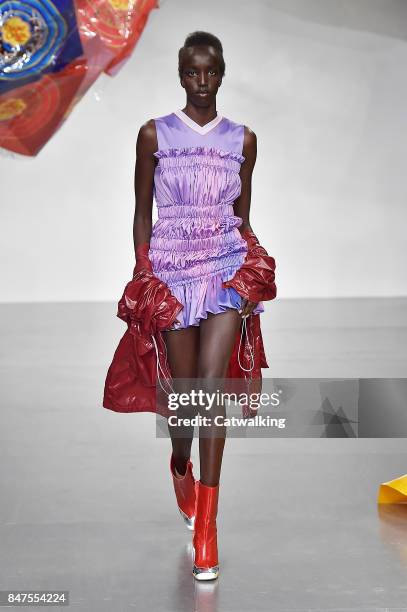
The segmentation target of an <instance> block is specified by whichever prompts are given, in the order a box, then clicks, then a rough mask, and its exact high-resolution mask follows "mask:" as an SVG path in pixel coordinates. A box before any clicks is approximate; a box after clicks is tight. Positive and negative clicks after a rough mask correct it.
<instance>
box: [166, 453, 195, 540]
mask: <svg viewBox="0 0 407 612" xmlns="http://www.w3.org/2000/svg"><path fill="white" fill-rule="evenodd" d="M192 468H193V464H192V462H191V460H190V459H188V463H187V470H186V472H185V474H184V475H183V476H177V475H176V473H175V463H174V455H173V454H171V460H170V470H171V475H172V481H173V483H174V491H175V496H176V498H177V504H178V509H179V511H180V513H181V516H182V518H183V519H184V521H185V524H186V526H187V527H188V529H191V530H193V529H194V523H195V505H196V496H195V478H194V475H193V473H192Z"/></svg>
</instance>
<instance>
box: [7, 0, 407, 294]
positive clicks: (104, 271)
mask: <svg viewBox="0 0 407 612" xmlns="http://www.w3.org/2000/svg"><path fill="white" fill-rule="evenodd" d="M196 29H202V30H208V31H210V32H212V33H214V34H216V35H217V36H219V38H220V39H221V41H222V43H223V45H224V54H225V60H226V76H225V79H224V82H223V85H222V87H221V89H220V90H219V97H218V106H217V108H218V111H219V112H220V113H221V114H223V115H225V116H227V117H229V118H230V119H233V120H234V121H237V122H242V123H245V124H246V125H248V126H249V127H251V128H252V129H253V130H254V131H255V132H256V134H257V137H258V161H257V165H256V168H255V172H254V176H253V194H252V212H251V223H252V226H253V229H254V230H255V232H256V233H257V235H258V237H259V239H260V241H261V242H262V244H264V246H265V247H266V248H267V250H268V251H269V253H270V254H272V255H273V256H274V257H275V259H276V262H277V271H276V272H277V286H278V297H325V296H326V297H345V296H349V297H351V296H362V297H363V296H405V295H407V275H406V274H405V266H404V262H405V261H406V260H407V253H406V240H405V231H406V230H405V222H406V208H405V204H406V200H407V197H406V196H407V184H406V180H405V174H406V170H405V160H406V158H407V140H406V138H405V135H406V133H407V114H406V111H405V107H406V105H405V100H406V95H407V84H406V79H405V66H406V64H407V44H406V34H405V33H406V32H407V3H406V2H398V1H397V0H394V1H393V0H386V2H383V1H380V0H358V2H357V3H355V2H353V0H349V1H339V0H336V1H335V0H319V1H312V0H297V1H292V0H291V1H290V0H269V1H268V2H266V1H263V2H261V1H260V0H259V1H253V2H247V1H246V0H244V1H243V0H222V2H219V0H216V1H215V0H206V1H205V2H204V3H203V2H198V1H195V0H177V1H175V0H174V1H171V0H167V1H166V2H163V3H162V5H161V8H160V9H158V10H155V11H153V12H152V14H151V16H150V19H149V21H148V23H147V27H146V29H145V31H144V34H143V36H142V38H141V40H140V41H139V44H138V46H137V48H136V50H135V52H134V55H133V57H132V58H131V60H130V61H129V62H128V63H127V65H126V66H125V67H124V68H123V69H122V72H121V73H120V74H119V75H117V76H116V77H114V78H110V77H107V76H105V77H103V78H102V80H99V81H98V82H97V83H96V84H95V86H94V87H93V88H92V89H91V90H90V91H89V92H88V94H87V95H86V97H85V98H84V99H83V100H82V101H81V102H80V103H79V104H78V105H77V107H76V109H75V110H74V112H73V113H72V115H71V116H70V118H69V119H68V121H67V122H66V123H65V125H64V126H63V127H62V129H61V130H60V131H59V132H58V133H57V134H56V135H55V136H54V138H53V139H52V140H51V141H50V142H49V143H48V144H47V145H46V146H45V148H44V149H43V150H42V151H41V152H40V153H39V154H38V156H37V158H33V159H28V158H27V159H24V158H20V157H16V158H13V157H12V156H8V155H7V154H6V153H3V154H2V155H1V158H0V163H1V207H0V210H1V213H0V214H1V235H2V240H1V245H0V261H1V272H2V283H1V286H0V300H1V301H3V302H14V301H23V302H30V301H85V300H86V301H87V300H91V301H93V300H117V299H118V298H119V297H120V296H121V292H122V290H123V288H124V284H125V283H126V282H127V281H128V280H130V278H131V272H132V269H133V261H134V252H133V244H132V223H133V213H134V191H133V173H134V161H135V144H136V138H137V133H138V130H139V127H140V126H141V125H142V123H144V122H145V121H146V120H147V119H150V118H152V117H157V116H160V115H163V114H167V113H169V112H171V111H173V110H174V109H175V108H182V107H183V105H184V103H185V95H184V90H183V89H182V88H181V87H180V85H179V81H178V76H177V51H178V48H179V47H180V46H181V45H182V43H183V40H184V38H185V36H186V35H187V34H188V33H190V32H192V31H193V30H196ZM403 37H404V38H403ZM154 216H155V218H156V208H155V206H154Z"/></svg>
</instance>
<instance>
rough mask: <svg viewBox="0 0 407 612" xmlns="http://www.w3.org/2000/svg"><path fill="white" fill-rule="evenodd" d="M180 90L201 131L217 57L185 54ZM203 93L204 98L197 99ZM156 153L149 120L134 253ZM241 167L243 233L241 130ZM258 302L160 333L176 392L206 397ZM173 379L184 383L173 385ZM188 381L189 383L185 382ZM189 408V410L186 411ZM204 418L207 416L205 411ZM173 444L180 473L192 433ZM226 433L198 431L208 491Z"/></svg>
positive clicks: (199, 50) (200, 49)
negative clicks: (193, 387) (195, 388)
mask: <svg viewBox="0 0 407 612" xmlns="http://www.w3.org/2000/svg"><path fill="white" fill-rule="evenodd" d="M180 82H181V86H182V87H183V88H184V89H185V93H186V105H185V107H184V108H183V109H182V110H183V111H184V112H185V113H186V114H187V115H188V116H189V117H190V118H191V119H192V120H193V121H195V122H196V123H198V124H199V125H201V126H203V125H205V124H206V123H209V121H212V120H213V119H214V118H215V117H216V95H217V92H218V89H219V87H220V86H221V84H222V74H221V70H220V64H219V56H218V53H217V51H216V49H214V48H213V47H210V46H195V47H189V48H187V49H185V50H184V54H183V57H182V75H181V79H180ZM200 92H203V93H205V95H202V96H200V95H199V93H200ZM157 149H158V142H157V133H156V128H155V122H154V120H153V119H151V120H149V121H147V122H146V123H145V124H143V125H142V126H141V128H140V131H139V134H138V138H137V145H136V156H137V158H136V167H135V177H134V188H135V196H136V209H135V214H134V224H133V238H134V249H135V250H136V248H137V246H138V245H139V244H142V243H144V242H150V237H151V232H152V207H153V182H154V171H155V167H156V164H157V163H158V160H157V159H156V158H155V157H154V155H153V154H154V152H155V151H157ZM242 154H243V156H244V157H245V161H244V162H243V164H242V165H241V169H240V179H241V193H240V196H239V197H238V198H237V199H236V200H235V202H234V211H235V215H237V216H238V217H241V219H242V224H241V226H240V227H239V228H238V229H239V231H240V232H241V233H242V232H243V231H244V230H245V229H252V228H251V225H250V222H249V213H250V202H251V187H252V174H253V169H254V165H255V163H256V157H257V138H256V134H255V133H254V132H253V131H252V130H250V129H249V128H248V127H246V126H245V129H244V142H243V151H242ZM256 305H257V303H256V302H250V301H248V300H245V299H244V300H243V302H242V307H241V309H240V310H239V311H238V310H235V309H227V310H226V311H225V312H223V313H220V314H217V315H214V314H212V313H208V318H207V319H203V320H201V321H200V325H199V326H192V327H187V328H185V329H177V330H168V331H165V332H164V334H163V335H164V340H165V343H166V347H167V354H168V363H169V366H170V370H171V374H172V377H173V379H174V385H173V386H174V388H175V390H176V391H185V390H188V388H187V387H188V381H196V380H197V379H199V388H202V389H204V391H208V392H210V391H211V390H212V391H214V390H216V387H212V381H213V379H214V378H216V379H223V378H224V377H225V376H226V372H227V367H228V364H229V361H230V357H231V354H232V350H233V346H234V341H235V338H236V334H237V332H238V330H239V328H240V325H241V322H242V318H243V317H244V316H249V315H250V314H251V313H252V311H253V309H254V308H255V307H256ZM177 379H182V381H181V380H179V381H177ZM186 379H187V380H186ZM191 408H192V407H188V406H187V407H185V408H183V409H182V412H181V410H178V411H177V416H178V417H182V416H191ZM188 409H189V410H188ZM203 414H205V416H208V413H207V412H206V413H205V412H204V411H203ZM217 414H220V415H224V414H225V409H224V406H221V405H219V406H218V407H216V408H212V410H211V412H210V416H211V417H212V418H214V417H215V416H216V415H217ZM168 429H169V433H170V436H171V441H172V449H173V454H174V460H175V467H176V469H177V471H178V472H179V474H184V473H185V470H186V464H187V461H188V459H189V457H190V454H191V445H192V440H193V428H192V427H187V426H184V427H183V428H182V429H181V428H180V427H179V426H170V425H168ZM225 437H226V428H225V427H221V426H215V425H214V426H212V427H210V426H207V427H200V434H199V455H200V480H201V482H202V483H203V484H205V485H207V486H216V485H218V484H219V479H220V472H221V465H222V457H223V450H224V445H225Z"/></svg>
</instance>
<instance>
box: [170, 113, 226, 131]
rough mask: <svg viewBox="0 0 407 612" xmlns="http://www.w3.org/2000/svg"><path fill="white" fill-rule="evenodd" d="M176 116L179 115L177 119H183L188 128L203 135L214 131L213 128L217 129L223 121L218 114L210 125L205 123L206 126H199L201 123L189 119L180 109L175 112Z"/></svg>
mask: <svg viewBox="0 0 407 612" xmlns="http://www.w3.org/2000/svg"><path fill="white" fill-rule="evenodd" d="M174 114H175V115H177V117H178V118H179V119H181V121H183V122H184V123H185V124H186V125H187V126H188V127H190V128H191V129H192V130H195V131H196V132H198V134H202V135H204V134H207V133H208V132H210V131H211V130H213V128H214V127H216V126H217V125H218V124H219V123H220V122H221V121H222V119H223V117H222V115H220V114H219V113H217V114H216V117H215V118H214V119H212V120H211V121H209V122H208V123H205V125H199V123H197V122H196V121H194V120H193V119H191V117H188V115H187V114H186V113H184V111H183V110H181V109H180V108H177V110H175V111H174Z"/></svg>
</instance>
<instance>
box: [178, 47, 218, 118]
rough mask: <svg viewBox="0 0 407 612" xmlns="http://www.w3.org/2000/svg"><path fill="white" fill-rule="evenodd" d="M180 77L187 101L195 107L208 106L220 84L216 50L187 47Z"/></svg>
mask: <svg viewBox="0 0 407 612" xmlns="http://www.w3.org/2000/svg"><path fill="white" fill-rule="evenodd" d="M181 75H182V78H181V85H182V87H183V88H184V89H185V91H186V94H187V101H188V102H192V104H194V105H195V106H202V107H207V106H210V104H211V103H212V102H213V101H214V100H215V98H216V94H217V93H218V89H219V87H220V85H221V83H222V77H221V72H220V68H219V58H218V54H217V51H216V49H214V48H213V47H209V46H202V47H187V48H186V49H185V51H184V57H183V60H182V73H181Z"/></svg>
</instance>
